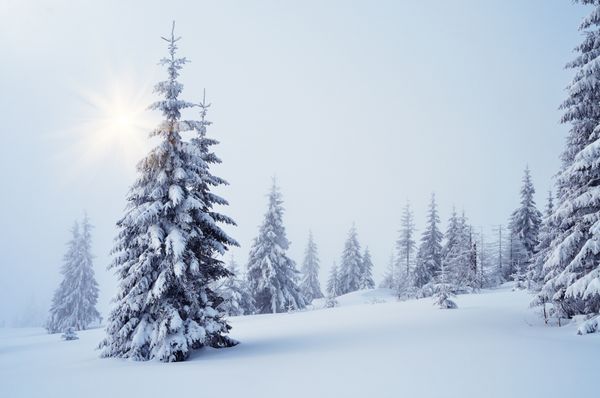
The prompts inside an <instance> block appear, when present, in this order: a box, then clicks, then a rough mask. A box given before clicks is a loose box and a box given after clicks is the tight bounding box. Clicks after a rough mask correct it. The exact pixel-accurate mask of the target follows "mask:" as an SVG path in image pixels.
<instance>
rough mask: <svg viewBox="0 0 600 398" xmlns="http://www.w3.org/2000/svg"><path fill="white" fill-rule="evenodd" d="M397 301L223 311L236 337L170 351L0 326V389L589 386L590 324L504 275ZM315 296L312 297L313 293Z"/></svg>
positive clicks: (372, 390)
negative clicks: (545, 310)
mask: <svg viewBox="0 0 600 398" xmlns="http://www.w3.org/2000/svg"><path fill="white" fill-rule="evenodd" d="M455 301H456V303H457V304H458V309H456V310H441V309H438V308H436V307H434V306H433V304H432V300H431V298H429V299H421V300H412V301H406V302H398V301H396V300H395V298H394V296H393V294H392V291H390V290H388V289H375V290H370V291H359V292H354V293H350V294H348V295H345V296H342V297H340V298H338V303H339V306H338V307H335V308H327V309H325V308H324V309H315V310H312V311H303V312H297V313H283V314H268V315H255V316H246V317H234V318H231V324H232V325H233V330H232V333H231V336H232V337H233V338H235V339H237V340H239V341H241V344H240V345H238V346H236V347H233V348H227V349H221V350H217V349H209V348H207V349H201V350H198V351H196V352H194V353H193V354H192V356H191V358H190V359H189V360H188V361H185V362H180V363H160V362H154V361H151V362H133V361H126V360H120V359H101V358H99V357H98V354H99V352H98V351H97V350H95V347H96V346H97V344H98V342H99V341H100V339H101V338H102V337H103V334H104V331H103V330H102V329H95V330H89V331H83V332H78V335H79V340H73V341H63V340H61V338H60V334H53V335H48V334H46V333H45V332H44V330H42V329H0V397H7V398H8V397H10V398H18V397H39V396H43V397H46V398H49V397H61V398H67V397H103V398H105V397H111V398H119V397H132V396H138V397H165V396H169V397H178V396H179V397H183V396H185V397H188V396H189V397H193V396H197V397H219V396H221V397H225V396H226V397H244V398H248V397H286V398H294V397H307V396H312V397H324V396H330V397H370V396H378V397H399V396H408V397H440V396H445V397H459V396H460V397H512V398H515V397H545V398H548V397H567V396H574V397H575V396H589V397H591V396H595V394H596V393H597V386H596V384H597V372H598V369H599V368H600V356H598V355H597V353H598V352H600V351H599V350H600V335H598V334H594V335H585V336H578V335H577V334H576V331H577V329H576V326H575V325H567V326H563V327H562V328H558V327H546V326H544V325H543V323H542V322H541V320H540V319H539V318H538V317H537V315H536V314H534V313H533V311H532V310H531V309H529V308H528V304H529V302H530V301H531V296H530V295H529V294H528V293H526V292H523V291H511V289H510V287H503V288H500V289H497V290H491V291H485V292H483V293H480V294H472V295H461V296H457V297H456V300H455ZM314 307H315V308H318V303H315V306H314Z"/></svg>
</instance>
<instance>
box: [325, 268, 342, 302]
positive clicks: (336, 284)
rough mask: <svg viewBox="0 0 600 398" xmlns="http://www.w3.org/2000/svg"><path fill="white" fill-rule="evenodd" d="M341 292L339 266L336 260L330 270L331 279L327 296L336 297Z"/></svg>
mask: <svg viewBox="0 0 600 398" xmlns="http://www.w3.org/2000/svg"><path fill="white" fill-rule="evenodd" d="M341 294H342V290H341V286H340V274H339V270H338V267H337V265H336V263H335V262H334V263H333V265H332V266H331V270H330V271H329V279H328V280H327V296H328V297H332V298H335V297H337V296H339V295H341Z"/></svg>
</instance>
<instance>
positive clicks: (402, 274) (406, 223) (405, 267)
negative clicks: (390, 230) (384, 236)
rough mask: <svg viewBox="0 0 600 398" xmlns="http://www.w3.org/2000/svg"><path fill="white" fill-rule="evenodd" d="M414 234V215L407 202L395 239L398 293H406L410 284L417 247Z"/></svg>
mask: <svg viewBox="0 0 600 398" xmlns="http://www.w3.org/2000/svg"><path fill="white" fill-rule="evenodd" d="M414 235H415V222H414V216H413V213H412V211H411V209H410V204H409V203H408V202H407V203H406V205H405V206H404V209H403V211H402V218H401V220H400V231H399V236H398V239H397V240H396V262H397V263H396V272H397V280H396V288H397V289H398V290H399V291H398V293H399V294H400V295H404V294H405V293H407V289H408V288H409V287H410V286H411V285H412V283H411V276H412V273H413V269H414V266H415V254H416V253H415V252H416V248H417V244H416V242H415V239H414Z"/></svg>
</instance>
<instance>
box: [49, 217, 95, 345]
mask: <svg viewBox="0 0 600 398" xmlns="http://www.w3.org/2000/svg"><path fill="white" fill-rule="evenodd" d="M91 229H92V225H91V224H90V222H89V219H88V217H87V215H86V216H85V217H84V218H83V221H82V223H81V228H79V224H78V223H75V225H74V226H73V229H72V231H71V232H72V237H71V240H70V241H69V244H68V249H67V253H66V254H65V257H64V264H63V267H62V270H61V273H62V275H63V280H62V282H61V283H60V286H59V287H58V289H57V290H56V292H55V293H54V297H53V299H52V306H51V307H50V315H49V318H48V321H47V324H46V328H47V329H48V332H50V333H59V332H66V331H67V330H69V329H72V330H84V329H86V328H87V327H88V326H90V325H91V324H93V323H100V321H101V320H102V318H101V317H100V313H99V312H98V310H96V303H97V302H98V283H97V282H96V279H95V277H94V268H93V263H92V258H93V257H92V253H91V247H92V236H91Z"/></svg>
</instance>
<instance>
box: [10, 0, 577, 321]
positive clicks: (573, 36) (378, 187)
mask: <svg viewBox="0 0 600 398" xmlns="http://www.w3.org/2000/svg"><path fill="white" fill-rule="evenodd" d="M584 11H585V10H584V7H574V6H573V5H572V4H570V2H568V1H564V0H553V1H548V0H535V1H534V0H532V1H527V2H522V1H517V0H515V1H505V0H497V1H485V2H482V1H478V0H472V1H467V0H461V1H452V2H448V1H443V0H439V1H429V2H418V1H402V2H400V1H389V2H386V1H379V2H375V3H374V2H367V1H357V2H347V1H328V2H321V1H302V2H285V3H284V2H277V1H260V2H255V1H240V2H231V1H224V2H221V1H220V2H214V1H213V2H204V1H194V2H183V1H171V2H165V1H128V2H124V1H102V2H99V1H79V2H67V1H27V2H24V1H18V0H3V1H2V3H0V49H1V50H2V62H0V107H1V109H2V113H1V114H2V123H1V126H2V127H1V134H2V144H1V145H0V173H1V174H0V175H1V178H2V187H3V188H2V195H0V209H1V210H0V211H1V218H0V220H1V226H2V229H1V231H2V232H1V235H0V238H1V239H0V322H3V321H4V322H6V323H7V324H12V323H15V322H16V323H21V324H24V323H28V322H27V321H26V320H24V317H27V316H29V317H33V318H35V317H37V318H41V319H43V317H44V316H45V313H46V310H47V308H48V306H49V302H50V299H51V296H52V292H53V290H54V288H55V287H56V286H57V284H58V282H59V280H60V273H59V272H60V266H61V264H62V256H63V253H64V251H65V248H66V242H67V240H68V239H69V228H70V227H71V225H72V223H73V222H74V221H75V219H77V218H80V217H81V216H82V215H83V212H84V211H87V213H88V215H89V217H90V219H91V221H92V223H93V224H94V225H95V229H94V235H93V239H94V243H93V251H94V254H95V256H96V258H95V271H96V275H97V279H98V282H99V284H100V289H101V297H100V303H99V309H100V310H101V312H103V313H104V315H106V312H107V310H108V308H109V301H110V298H111V296H112V295H113V293H114V291H115V286H116V279H115V277H114V276H113V274H112V272H110V271H107V270H106V266H107V265H108V264H109V262H110V255H109V252H110V249H111V245H112V241H113V238H114V236H115V232H116V228H115V222H116V221H117V220H118V219H119V217H120V216H121V215H122V213H123V209H124V206H125V195H126V193H127V189H128V186H129V185H130V184H131V183H132V182H133V180H134V178H135V176H136V173H135V164H136V162H137V161H138V160H139V159H140V158H141V157H142V156H144V154H145V152H146V151H147V150H148V148H149V145H150V144H151V142H149V141H148V139H146V135H147V132H148V129H145V127H146V125H149V126H151V125H152V123H153V122H154V121H156V117H157V115H153V114H152V113H150V112H146V113H143V114H142V115H141V116H138V117H139V118H140V120H142V121H143V122H144V123H143V127H144V128H138V129H136V132H135V136H125V137H121V138H119V137H105V136H103V135H102V130H101V129H100V128H99V127H98V126H99V124H101V122H102V120H100V119H102V117H103V115H105V114H106V112H109V113H110V111H111V110H114V109H118V108H119V107H120V106H121V105H122V106H123V107H127V108H128V109H139V108H140V106H146V105H147V104H149V103H150V102H151V101H152V99H153V96H152V94H151V90H152V85H153V84H154V83H155V82H157V81H158V80H159V79H162V78H163V77H164V76H165V72H164V71H163V70H162V69H161V68H160V67H159V66H158V65H157V63H158V60H159V59H160V58H161V57H162V56H164V55H166V45H165V42H164V41H162V40H161V39H160V37H161V36H165V35H168V34H169V32H170V25H171V21H172V20H176V21H177V26H176V33H177V34H178V35H180V36H182V40H181V41H180V51H179V54H180V55H182V56H185V57H187V58H188V59H190V61H191V63H190V64H188V65H187V66H186V67H185V68H184V70H183V71H182V76H181V82H182V83H184V85H185V89H184V92H183V98H185V99H188V100H190V101H199V100H200V98H201V96H202V90H203V89H204V88H206V92H207V97H208V100H209V101H210V102H211V103H212V106H211V109H210V113H209V115H208V118H209V119H210V120H211V121H212V122H213V123H214V124H213V126H212V127H211V129H210V130H209V135H210V136H211V137H214V138H216V139H218V140H220V145H218V146H217V147H216V153H217V154H218V155H219V156H220V157H221V159H222V160H223V163H222V165H220V166H219V167H217V168H216V170H215V173H216V174H218V175H219V176H222V177H224V178H225V179H227V180H228V181H229V182H230V186H228V187H227V188H224V189H222V190H220V191H219V193H220V194H221V195H222V196H224V197H225V198H227V199H228V200H229V201H230V204H231V205H230V207H229V208H227V209H226V210H225V213H226V214H228V215H230V216H231V217H233V218H234V219H235V220H236V221H237V223H238V227H237V228H232V229H230V230H229V232H230V233H231V235H232V236H233V237H235V238H236V239H237V240H238V241H239V242H240V244H241V247H240V248H235V249H234V250H233V254H234V255H235V257H236V259H237V260H238V262H239V263H240V264H242V265H243V264H244V263H245V261H246V259H247V254H248V250H249V247H250V244H251V241H252V239H253V237H254V236H255V235H256V233H257V229H258V226H259V224H260V223H261V221H262V217H263V214H264V211H265V209H266V196H265V195H266V193H267V191H268V189H269V186H270V184H271V178H272V177H273V176H276V177H277V180H278V182H279V185H280V187H281V190H282V193H283V198H284V200H285V207H286V213H285V218H284V221H285V224H286V227H287V232H288V237H289V238H290V240H291V241H292V246H291V249H290V254H291V256H292V258H294V259H295V260H296V261H297V262H299V263H300V262H301V260H302V254H303V251H304V246H305V244H306V239H307V236H308V231H309V229H312V231H313V233H314V237H315V240H316V242H317V244H318V245H319V253H320V259H321V280H322V283H324V282H325V279H326V276H327V272H328V270H329V267H330V265H331V264H332V262H333V261H334V260H338V261H339V257H340V254H341V250H342V246H343V242H344V240H345V238H346V234H347V232H348V230H349V228H350V227H351V225H352V223H356V226H357V229H358V232H359V238H360V242H361V244H362V245H363V247H364V246H365V245H368V246H369V248H370V250H371V253H372V256H373V260H374V263H375V270H374V274H375V278H376V282H379V281H380V280H381V275H382V273H383V271H384V269H385V267H386V266H387V261H388V257H389V255H390V252H391V250H392V247H393V244H394V241H395V239H396V237H397V229H398V227H399V222H400V214H401V210H402V207H403V206H404V204H405V202H406V201H407V200H409V201H410V203H411V205H412V207H413V210H414V213H415V217H416V223H417V228H418V233H420V232H421V231H422V227H423V224H424V219H425V215H426V214H425V212H426V208H427V204H428V201H429V196H430V194H431V192H435V193H436V195H437V198H438V203H439V205H440V212H441V217H442V220H443V221H445V219H446V218H447V217H448V216H449V213H450V211H451V209H452V206H453V205H455V206H456V207H457V208H458V209H464V210H465V212H466V214H467V216H468V217H469V218H470V220H471V222H472V223H473V224H474V225H475V226H477V227H481V228H484V229H486V230H487V229H489V228H490V227H491V226H492V225H495V224H500V223H506V220H507V218H508V216H509V214H510V212H511V211H512V210H513V209H514V208H515V207H516V206H517V205H518V200H519V197H518V194H519V188H520V181H521V177H522V173H523V169H524V168H525V166H526V165H527V164H528V165H529V167H530V168H531V170H532V175H533V180H534V184H535V186H536V189H537V203H538V205H539V207H540V208H542V207H543V206H544V203H545V197H546V195H547V190H548V189H549V188H551V186H552V176H553V174H555V172H556V171H557V169H558V167H559V154H560V152H561V149H562V145H563V142H564V137H565V134H566V126H561V125H560V124H559V119H560V111H559V110H558V106H559V104H560V103H561V101H562V100H563V98H564V97H565V92H564V88H565V86H566V84H567V83H568V81H569V77H570V72H569V71H565V70H564V68H563V66H564V65H565V63H566V62H567V61H569V60H570V58H571V50H572V48H573V47H574V46H575V45H576V43H577V41H578V39H579V36H578V33H577V32H576V27H577V26H578V23H579V21H580V18H581V17H582V15H583V13H584ZM115 98H117V99H118V101H117V100H116V99H115ZM115 102H116V103H115ZM140 104H141V105H140ZM129 134H131V133H129ZM444 224H445V222H444Z"/></svg>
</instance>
